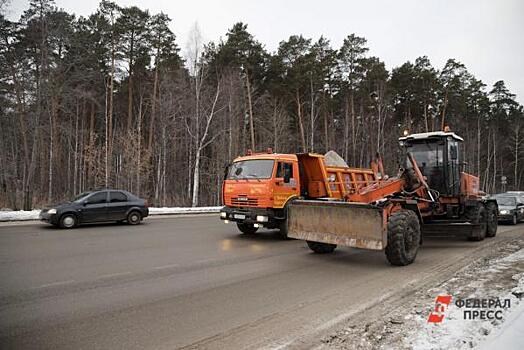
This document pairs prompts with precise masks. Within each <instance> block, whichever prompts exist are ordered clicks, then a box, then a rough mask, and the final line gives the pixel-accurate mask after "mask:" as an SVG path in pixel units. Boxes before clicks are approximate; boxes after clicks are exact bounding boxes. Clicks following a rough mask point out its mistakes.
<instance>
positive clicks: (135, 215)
mask: <svg viewBox="0 0 524 350" xmlns="http://www.w3.org/2000/svg"><path fill="white" fill-rule="evenodd" d="M141 221H142V215H140V213H139V212H138V211H137V210H133V211H132V212H130V213H129V214H127V223H128V224H129V225H138V224H139V223H140V222H141Z"/></svg>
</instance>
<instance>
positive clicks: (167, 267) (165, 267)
mask: <svg viewBox="0 0 524 350" xmlns="http://www.w3.org/2000/svg"><path fill="white" fill-rule="evenodd" d="M178 266H180V264H171V265H162V266H157V267H153V269H155V270H162V269H169V268H171V267H178Z"/></svg>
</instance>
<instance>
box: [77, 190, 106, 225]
mask: <svg viewBox="0 0 524 350" xmlns="http://www.w3.org/2000/svg"><path fill="white" fill-rule="evenodd" d="M107 196H108V192H107V191H100V192H96V193H94V194H92V195H91V196H89V197H87V198H86V201H85V203H84V206H83V208H82V221H83V222H96V221H107V220H108V218H107Z"/></svg>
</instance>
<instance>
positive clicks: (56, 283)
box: [33, 280, 75, 289]
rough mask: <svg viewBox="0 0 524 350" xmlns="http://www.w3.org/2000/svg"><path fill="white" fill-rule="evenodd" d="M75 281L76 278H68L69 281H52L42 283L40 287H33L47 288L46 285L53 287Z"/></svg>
mask: <svg viewBox="0 0 524 350" xmlns="http://www.w3.org/2000/svg"><path fill="white" fill-rule="evenodd" d="M74 281H75V280H67V281H58V282H51V283H46V284H42V285H41V286H39V287H34V288H33V289H38V288H46V287H52V286H60V285H63V284H68V283H72V282H74Z"/></svg>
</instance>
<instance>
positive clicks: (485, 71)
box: [8, 0, 524, 104]
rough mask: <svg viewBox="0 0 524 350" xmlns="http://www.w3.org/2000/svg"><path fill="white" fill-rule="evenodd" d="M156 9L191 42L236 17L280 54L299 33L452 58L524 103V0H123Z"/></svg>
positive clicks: (14, 12)
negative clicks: (193, 32) (193, 34)
mask: <svg viewBox="0 0 524 350" xmlns="http://www.w3.org/2000/svg"><path fill="white" fill-rule="evenodd" d="M116 2H117V3H118V4H119V5H121V6H129V5H136V6H139V7H140V8H142V9H149V11H150V13H153V14H154V13H158V12H161V11H162V12H164V13H166V14H168V15H169V17H170V18H171V19H172V25H171V28H172V30H173V31H174V33H175V34H176V35H177V40H178V45H179V47H181V48H182V49H184V48H185V47H186V40H187V37H188V34H189V31H190V29H191V27H192V26H193V25H194V23H195V22H198V25H199V27H200V30H201V32H202V34H203V36H204V39H205V40H207V41H211V40H213V41H216V40H218V39H219V38H220V37H224V36H225V33H226V32H227V30H228V28H230V27H231V26H232V25H233V24H234V23H235V22H238V21H242V22H245V23H247V24H248V30H249V32H250V33H252V34H253V35H254V36H255V37H256V38H257V39H258V40H259V41H260V42H262V43H263V44H264V45H265V47H266V49H268V50H269V51H274V50H275V49H276V48H277V47H278V43H279V42H280V41H281V40H284V39H287V38H288V37H289V36H290V35H293V34H302V35H304V36H305V37H310V38H313V39H317V38H318V37H319V36H320V35H324V36H325V37H326V38H328V39H330V40H331V43H332V45H333V47H334V48H338V47H339V46H340V44H341V43H342V40H343V39H344V37H345V36H347V35H348V34H351V33H356V34H357V35H359V36H363V37H365V38H366V39H367V40H368V46H369V48H370V51H369V54H370V55H374V56H378V57H379V58H380V59H382V60H383V61H385V63H386V65H387V67H388V68H389V69H391V68H393V67H396V66H398V65H401V64H402V63H404V62H406V61H408V60H409V61H414V60H415V59H416V58H417V57H419V56H422V55H426V56H428V57H429V58H430V60H431V62H432V64H433V66H435V67H437V68H439V69H441V68H442V67H443V65H444V64H445V62H446V60H447V59H448V58H455V59H457V60H459V61H460V62H462V63H464V64H465V65H466V67H467V68H468V70H469V71H470V72H471V73H473V74H474V75H475V76H476V77H477V78H479V79H481V80H482V81H484V83H486V84H487V85H488V90H489V89H490V88H491V85H492V84H493V83H494V82H495V81H497V80H504V81H505V82H506V84H507V86H508V87H509V89H510V91H511V92H512V93H514V94H516V95H517V100H518V101H519V102H520V103H521V104H524V1H521V0H491V1H488V0H464V1H460V0H455V1H451V0H441V1H438V0H434V1H421V0H418V1H417V0H396V1H394V0H390V1H387V0H375V1H362V0H361V1H343V0H340V1H329V0H324V1H316V0H287V1H284V0H280V1H279V0H263V1H262V0H257V1H255V0H221V1H211V0H208V1H203V0H200V1H199V0H183V1H176V0H154V1H146V0H118V1H116ZM27 3H28V2H27V1H24V0H11V5H10V7H9V8H8V16H9V17H10V18H18V16H19V15H20V14H21V12H22V11H23V10H25V9H26V8H27ZM56 4H57V6H58V7H60V8H63V9H65V10H66V11H68V12H73V13H76V14H77V15H84V16H86V15H89V14H91V13H93V12H94V11H95V10H96V8H97V7H98V1H97V0H56Z"/></svg>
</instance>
